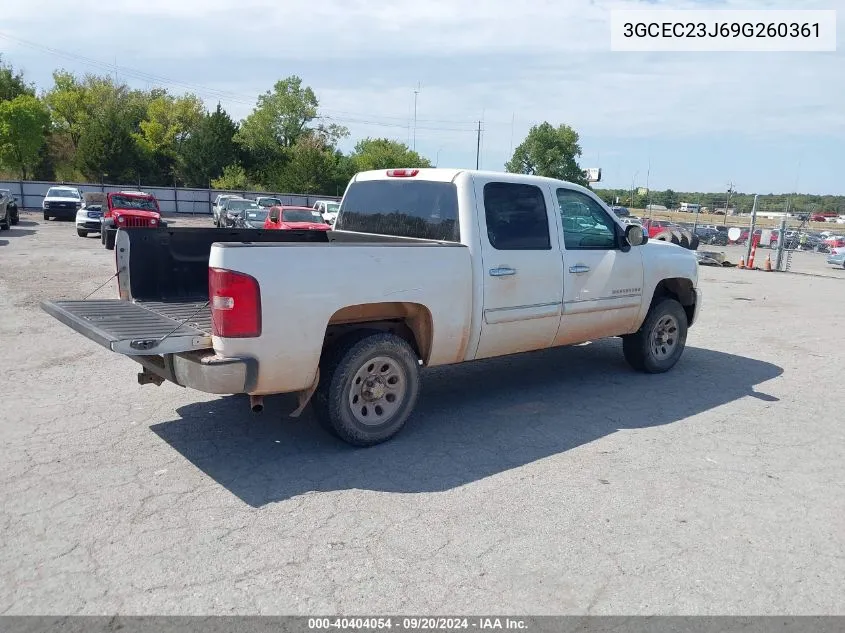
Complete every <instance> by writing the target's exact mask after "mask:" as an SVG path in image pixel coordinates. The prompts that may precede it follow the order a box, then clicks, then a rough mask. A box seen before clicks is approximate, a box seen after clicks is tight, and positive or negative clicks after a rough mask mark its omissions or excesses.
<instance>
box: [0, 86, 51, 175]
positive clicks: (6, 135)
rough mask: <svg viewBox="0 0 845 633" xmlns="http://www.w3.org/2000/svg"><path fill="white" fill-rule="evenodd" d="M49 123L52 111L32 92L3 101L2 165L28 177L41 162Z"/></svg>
mask: <svg viewBox="0 0 845 633" xmlns="http://www.w3.org/2000/svg"><path fill="white" fill-rule="evenodd" d="M49 125H50V114H49V113H48V112H47V109H46V108H45V107H44V105H43V104H42V103H41V102H40V101H39V100H38V99H36V98H35V97H33V96H31V95H28V94H22V95H18V96H17V97H15V98H14V99H11V100H8V101H0V164H2V165H4V166H5V167H7V168H9V169H13V170H15V171H17V172H18V173H20V176H21V178H22V179H24V180H25V179H26V178H27V176H28V175H29V173H30V172H31V171H32V169H34V167H35V166H36V165H37V164H38V161H39V158H40V154H39V153H40V150H41V148H42V147H43V145H44V141H45V138H46V134H47V131H48V128H49Z"/></svg>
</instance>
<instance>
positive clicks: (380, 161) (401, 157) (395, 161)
mask: <svg viewBox="0 0 845 633" xmlns="http://www.w3.org/2000/svg"><path fill="white" fill-rule="evenodd" d="M350 158H351V159H352V161H353V163H354V164H355V169H356V171H367V170H369V169H390V168H391V167H392V168H402V167H431V166H432V165H431V161H430V160H428V159H427V158H424V157H423V156H420V155H419V154H418V153H417V152H415V151H412V150H411V149H410V148H409V147H408V146H407V145H405V143H400V142H398V141H391V140H389V139H386V138H365V139H363V140H361V141H358V143H357V144H356V145H355V150H354V151H353V152H352V154H351V156H350Z"/></svg>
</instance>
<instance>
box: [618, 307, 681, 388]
mask: <svg viewBox="0 0 845 633" xmlns="http://www.w3.org/2000/svg"><path fill="white" fill-rule="evenodd" d="M686 342H687V315H686V312H684V308H683V306H681V304H680V303H678V302H677V301H676V300H675V299H668V298H667V299H662V300H659V301H658V302H657V303H655V304H654V305H653V306H652V307H651V309H650V310H649V312H648V314H647V315H646V318H645V321H643V324H642V326H641V327H640V329H639V330H637V332H635V333H634V334H628V335H626V336H623V337H622V351H623V353H624V355H625V360H626V361H627V362H628V364H629V365H630V366H631V367H633V368H634V369H636V370H637V371H641V372H645V373H648V374H660V373H663V372H665V371H669V370H670V369H672V367H674V366H675V363H677V362H678V360H679V359H680V358H681V354H683V352H684V347H685V346H686Z"/></svg>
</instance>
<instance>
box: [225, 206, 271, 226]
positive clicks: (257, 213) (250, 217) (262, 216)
mask: <svg viewBox="0 0 845 633" xmlns="http://www.w3.org/2000/svg"><path fill="white" fill-rule="evenodd" d="M259 206H260V205H259ZM269 214H270V209H265V208H261V209H246V210H245V211H244V212H243V213H239V214H237V215H236V217H235V220H234V223H233V225H232V226H233V228H236V229H263V228H264V220H266V219H267V216H268V215H269Z"/></svg>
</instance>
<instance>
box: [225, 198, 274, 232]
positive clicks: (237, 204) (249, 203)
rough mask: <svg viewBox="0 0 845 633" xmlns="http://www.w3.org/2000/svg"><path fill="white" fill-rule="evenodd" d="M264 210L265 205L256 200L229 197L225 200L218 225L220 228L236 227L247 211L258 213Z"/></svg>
mask: <svg viewBox="0 0 845 633" xmlns="http://www.w3.org/2000/svg"><path fill="white" fill-rule="evenodd" d="M262 210H264V207H261V206H259V205H258V204H257V203H256V202H255V200H247V199H246V198H229V199H227V200H225V201H224V202H223V206H222V212H221V215H220V220H219V221H218V223H217V226H218V227H219V228H231V227H234V226H235V225H236V224H237V223H238V221H239V220H240V219H242V218H243V216H244V214H245V213H246V212H248V211H251V212H253V213H257V212H258V211H262Z"/></svg>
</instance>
